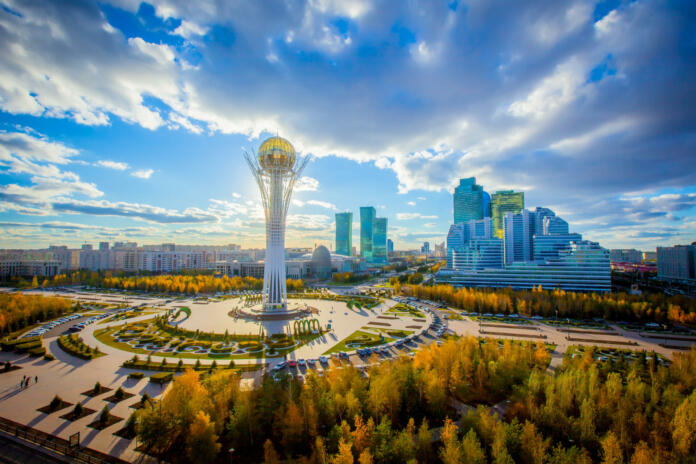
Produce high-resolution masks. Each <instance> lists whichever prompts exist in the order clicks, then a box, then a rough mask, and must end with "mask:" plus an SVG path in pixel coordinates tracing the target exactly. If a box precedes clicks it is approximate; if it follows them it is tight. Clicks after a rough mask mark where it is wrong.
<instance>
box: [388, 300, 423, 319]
mask: <svg viewBox="0 0 696 464" xmlns="http://www.w3.org/2000/svg"><path fill="white" fill-rule="evenodd" d="M387 312H388V313H397V314H398V315H399V316H412V317H419V318H423V319H424V318H425V315H424V314H423V312H422V311H420V310H418V309H416V308H414V307H413V306H408V305H405V304H403V303H397V304H396V305H394V306H392V307H391V308H389V310H387Z"/></svg>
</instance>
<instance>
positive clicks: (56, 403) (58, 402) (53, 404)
mask: <svg viewBox="0 0 696 464" xmlns="http://www.w3.org/2000/svg"><path fill="white" fill-rule="evenodd" d="M61 404H63V399H62V398H61V397H60V396H58V395H56V396H54V397H53V399H52V400H51V402H50V403H49V405H48V407H49V408H50V409H51V411H55V410H56V409H58V406H60V405H61Z"/></svg>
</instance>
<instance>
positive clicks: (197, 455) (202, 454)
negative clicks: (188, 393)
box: [186, 411, 220, 463]
mask: <svg viewBox="0 0 696 464" xmlns="http://www.w3.org/2000/svg"><path fill="white" fill-rule="evenodd" d="M217 440H218V436H217V435H216V434H215V424H214V423H211V422H210V416H208V414H207V413H205V412H203V411H198V414H196V418H195V419H194V420H193V423H191V426H190V427H189V434H188V437H187V438H186V454H187V455H188V458H189V459H190V462H195V463H208V462H212V461H213V460H214V459H215V457H216V456H217V454H218V453H219V452H220V443H218V441H217Z"/></svg>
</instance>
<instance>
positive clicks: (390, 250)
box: [387, 238, 394, 253]
mask: <svg viewBox="0 0 696 464" xmlns="http://www.w3.org/2000/svg"><path fill="white" fill-rule="evenodd" d="M387 253H394V242H392V239H390V238H388V239H387Z"/></svg>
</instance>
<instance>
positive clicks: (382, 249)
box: [372, 218, 388, 263]
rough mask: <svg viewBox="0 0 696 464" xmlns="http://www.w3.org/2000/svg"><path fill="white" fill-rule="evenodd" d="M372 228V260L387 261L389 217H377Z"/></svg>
mask: <svg viewBox="0 0 696 464" xmlns="http://www.w3.org/2000/svg"><path fill="white" fill-rule="evenodd" d="M373 226H374V228H373V230H372V262H374V263H387V262H388V259H387V218H375V220H374V222H373Z"/></svg>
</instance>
